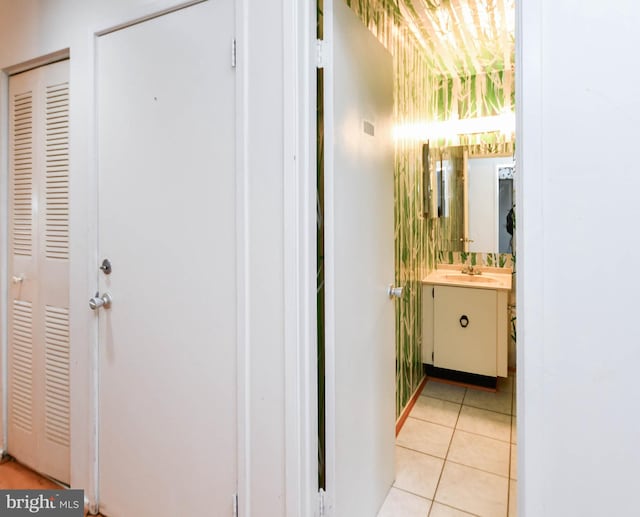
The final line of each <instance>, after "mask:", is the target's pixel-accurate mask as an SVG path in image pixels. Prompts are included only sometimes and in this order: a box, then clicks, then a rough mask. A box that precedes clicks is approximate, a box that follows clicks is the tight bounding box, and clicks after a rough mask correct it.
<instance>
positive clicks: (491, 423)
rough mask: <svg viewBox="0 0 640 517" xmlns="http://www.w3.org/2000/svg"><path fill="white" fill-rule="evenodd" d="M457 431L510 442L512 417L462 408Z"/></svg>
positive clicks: (482, 410) (468, 407)
mask: <svg viewBox="0 0 640 517" xmlns="http://www.w3.org/2000/svg"><path fill="white" fill-rule="evenodd" d="M456 429H462V430H463V431H468V432H470V433H476V434H481V435H483V436H488V437H489V438H495V439H496V440H502V441H504V442H508V441H509V438H510V436H511V417H510V416H509V415H503V414H501V413H496V412H494V411H487V410H485V409H478V408H475V407H470V406H462V409H461V411H460V417H459V418H458V425H457V426H456Z"/></svg>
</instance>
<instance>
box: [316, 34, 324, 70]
mask: <svg viewBox="0 0 640 517" xmlns="http://www.w3.org/2000/svg"><path fill="white" fill-rule="evenodd" d="M325 53H326V45H325V43H324V40H321V39H318V40H316V67H317V68H324V65H325Z"/></svg>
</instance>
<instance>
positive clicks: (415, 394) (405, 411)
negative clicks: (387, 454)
mask: <svg viewBox="0 0 640 517" xmlns="http://www.w3.org/2000/svg"><path fill="white" fill-rule="evenodd" d="M426 383H427V377H426V376H425V377H423V378H422V380H421V381H420V383H419V384H418V387H417V388H416V391H414V392H413V395H411V398H410V399H409V402H407V405H406V406H405V407H404V409H403V410H402V412H401V413H400V416H399V417H398V419H397V420H396V436H398V435H399V434H400V430H401V429H402V426H403V425H404V423H405V421H406V420H407V417H408V416H409V413H411V410H412V409H413V406H414V405H415V403H416V401H417V400H418V397H419V396H420V393H422V389H423V388H424V385H425V384H426Z"/></svg>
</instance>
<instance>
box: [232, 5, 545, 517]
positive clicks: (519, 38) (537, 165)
mask: <svg viewBox="0 0 640 517" xmlns="http://www.w3.org/2000/svg"><path fill="white" fill-rule="evenodd" d="M244 1H246V0H244ZM295 3H296V2H295V0H285V4H286V6H288V9H289V10H290V11H293V12H297V13H298V17H297V19H296V17H293V21H294V23H292V24H290V25H288V24H284V32H285V41H288V42H289V43H291V45H289V49H288V50H285V68H286V66H287V64H288V63H287V62H288V59H289V58H291V57H295V63H294V65H293V66H292V67H291V69H290V70H289V71H290V74H289V75H287V74H285V76H286V77H285V79H287V78H288V79H289V80H290V81H289V82H287V81H285V84H287V85H290V88H293V92H289V93H292V95H290V96H289V97H286V98H292V99H294V102H292V103H290V104H289V105H287V104H285V108H284V117H285V135H284V137H285V149H293V150H297V151H298V152H297V156H298V167H299V173H300V178H301V181H298V180H296V179H295V178H292V177H290V176H288V175H286V176H285V184H286V185H289V187H290V188H285V199H284V204H285V207H289V208H291V207H296V209H297V213H298V215H299V222H301V223H303V230H304V229H306V230H307V231H308V232H309V233H308V234H307V235H304V234H300V233H296V232H292V233H288V232H287V233H286V234H285V248H286V250H287V251H288V250H292V249H295V248H294V245H296V244H297V245H299V246H300V248H298V249H297V250H296V251H295V255H293V258H294V260H293V264H294V265H297V267H296V271H297V272H304V271H306V272H307V273H308V274H307V275H306V277H302V278H300V279H299V281H298V282H297V283H296V285H297V287H298V291H297V293H298V294H299V295H300V297H299V298H298V299H296V303H295V305H294V307H291V306H290V305H288V306H287V307H286V312H285V318H286V322H287V325H290V324H291V321H297V322H299V324H300V325H301V327H302V328H303V330H305V332H303V333H301V334H300V337H301V341H300V342H299V345H298V346H297V347H294V348H289V347H287V358H288V366H287V375H288V377H287V378H288V379H289V378H290V377H293V376H295V375H297V379H298V388H299V389H300V393H302V394H303V399H302V401H301V402H302V411H299V412H297V413H296V412H292V413H288V414H287V415H286V425H287V428H288V429H297V430H298V433H297V436H298V443H299V444H300V445H302V447H301V448H300V451H301V454H302V457H303V458H304V460H305V461H303V462H301V464H298V465H297V466H298V467H301V466H302V467H305V468H304V469H303V470H302V471H298V472H300V473H301V474H302V475H304V476H306V479H307V480H308V482H307V483H306V484H303V485H302V486H301V485H300V483H298V482H297V480H292V479H291V477H289V476H288V477H287V493H288V494H290V493H292V492H294V491H295V490H300V489H301V488H302V489H303V491H302V492H299V493H300V499H301V500H303V501H305V502H306V503H307V504H308V506H307V508H309V509H310V510H311V511H310V512H309V513H307V514H305V515H319V510H318V509H319V504H318V501H319V498H318V496H317V490H318V484H317V480H316V481H315V483H314V482H312V481H311V480H312V479H315V478H316V476H317V472H316V471H317V461H316V459H315V458H317V454H318V442H317V430H316V427H315V426H314V425H309V424H311V423H312V422H313V421H314V420H315V418H316V416H315V415H317V411H318V404H317V376H316V375H315V367H316V360H315V354H316V352H317V342H316V332H317V325H318V321H317V317H316V314H317V313H316V312H315V306H316V283H315V269H314V268H312V266H315V254H316V241H315V233H316V228H315V225H314V224H313V223H314V222H315V217H316V197H315V192H316V188H317V185H316V169H315V166H316V152H315V143H316V139H317V131H316V124H315V121H316V118H315V113H316V108H317V92H316V88H315V73H316V67H321V66H322V64H321V63H322V60H323V57H324V56H323V53H322V45H321V44H319V43H318V42H317V40H316V32H315V27H316V19H317V1H316V0H312V1H311V2H308V4H309V5H306V6H305V7H303V8H298V6H296V5H295ZM304 3H305V4H307V3H306V2H304ZM523 4H524V2H522V0H516V12H515V18H516V22H515V23H516V31H515V52H516V61H517V63H518V66H517V67H516V133H517V135H518V141H519V142H520V143H519V145H518V146H517V150H516V161H517V163H518V164H519V170H518V174H517V175H516V178H515V179H514V181H515V188H516V193H517V196H518V203H519V206H520V207H521V209H520V211H519V215H518V226H517V227H516V229H515V237H516V241H517V242H518V243H519V255H520V257H523V256H524V255H525V253H524V252H525V245H527V244H529V242H530V243H531V250H532V251H528V248H529V246H526V247H527V250H526V251H527V253H526V258H527V259H529V258H530V259H531V260H530V262H531V263H532V264H533V266H534V267H533V268H532V270H535V267H536V266H540V265H541V264H542V261H543V250H542V247H541V246H539V245H537V244H539V243H540V242H541V240H540V239H539V234H540V232H541V231H542V230H541V226H542V222H541V221H543V219H542V218H538V217H533V215H534V214H537V215H539V214H540V213H541V209H542V189H541V185H540V182H539V179H538V178H539V177H540V176H539V174H536V172H537V171H540V170H542V164H541V162H540V160H539V158H538V156H539V150H540V148H541V146H542V137H541V134H540V133H539V131H538V132H537V133H536V132H535V130H536V128H537V127H538V126H539V123H540V122H541V120H542V107H543V105H542V90H541V85H540V77H541V76H540V70H541V67H540V60H541V56H540V54H539V53H536V52H529V53H528V54H525V53H524V52H523V47H524V46H525V33H526V47H527V48H528V49H530V50H531V49H533V48H536V47H538V48H539V46H540V45H541V42H542V39H543V35H542V15H541V12H540V6H539V5H536V4H537V3H536V2H534V5H523ZM286 11H287V9H286V8H285V21H287V20H290V18H288V17H287V16H286ZM525 80H526V81H527V90H526V92H525V91H524V88H523V83H524V81H525ZM525 93H526V94H525ZM525 104H526V112H527V120H526V122H527V123H526V124H525V121H524V112H525ZM303 122H304V123H303ZM289 128H295V129H296V131H295V132H291V131H287V129H289ZM525 129H527V130H529V129H530V130H531V132H529V131H526V142H525V140H524V138H525ZM305 142H307V143H308V145H304V143H305ZM525 156H526V162H527V163H526V169H527V172H525V163H524V161H525V160H524V158H525ZM529 169H530V170H531V171H532V172H531V175H530V176H527V175H526V174H527V173H528V171H529ZM525 191H526V192H527V204H526V205H525V204H524V203H523V202H522V200H523V196H524V192H525ZM290 213H296V210H292V211H288V210H286V209H285V215H287V214H290ZM529 213H530V214H532V218H531V219H528V218H527V217H526V216H527V215H528V214H529ZM310 223H311V224H310ZM525 227H526V228H528V229H527V230H526V235H527V236H528V235H532V238H531V239H529V240H525V230H524V228H525ZM518 263H519V268H518V269H519V274H518V275H517V276H516V296H517V306H518V320H517V322H516V326H517V335H518V336H519V337H520V338H519V340H518V342H517V345H516V346H517V354H516V358H517V364H518V367H519V371H520V374H519V375H518V378H517V389H516V393H517V394H518V395H517V399H518V402H517V403H518V406H519V416H518V418H519V425H518V438H517V439H518V444H519V451H518V494H519V495H518V507H519V508H520V512H521V513H522V514H523V515H524V511H523V510H524V504H525V502H526V494H525V489H524V487H525V477H526V473H525V469H524V465H525V462H526V461H527V454H526V453H527V447H526V442H525V439H526V437H525V427H526V425H527V423H528V422H527V419H526V416H525V415H526V405H525V404H526V401H527V399H526V398H525V391H526V390H527V388H528V387H529V382H526V383H525V377H527V378H532V379H534V378H539V376H540V374H541V373H542V369H541V365H542V364H543V363H542V360H541V357H539V354H540V352H539V351H536V353H537V356H536V357H531V358H529V357H528V356H530V355H531V354H527V358H526V359H527V363H529V361H531V363H530V365H529V367H527V366H528V365H527V363H525V356H524V351H525V345H524V342H525V339H526V340H527V341H529V339H527V337H528V336H525V328H526V330H527V331H530V332H531V334H532V339H531V341H535V337H536V336H538V335H539V331H536V330H535V329H536V328H537V329H541V328H542V323H543V321H542V315H541V314H540V313H538V314H534V315H532V317H530V318H525V317H526V316H528V314H525V310H524V309H525V296H524V294H523V293H524V289H525V288H527V289H528V292H527V296H526V300H528V301H529V302H534V303H533V305H534V306H535V305H537V304H536V303H535V302H538V303H540V304H541V303H542V291H541V286H539V282H538V285H536V283H535V281H532V282H525V278H526V277H525V273H526V271H528V270H529V267H531V265H530V264H529V263H524V260H522V258H520V260H519V261H518ZM289 265H291V264H290V263H289ZM310 268H311V269H310ZM286 270H287V271H288V270H289V269H286ZM312 273H313V278H311V276H312ZM532 278H533V277H532ZM290 287H291V286H290ZM286 293H288V294H289V295H294V294H296V290H295V289H292V288H291V289H287V290H286ZM310 309H312V310H310ZM292 318H294V320H292ZM307 318H310V319H307ZM525 319H526V327H525ZM534 348H535V347H534ZM301 357H307V358H308V360H309V361H312V363H313V365H312V368H311V370H309V366H310V365H309V364H308V362H307V363H306V364H305V362H304V361H303V362H300V358H301ZM296 362H297V363H298V364H299V366H298V368H297V371H296V372H294V371H293V370H294V369H295V367H294V366H293V365H295V364H296ZM533 384H535V383H532V385H533ZM287 393H288V394H289V395H288V396H289V397H290V398H291V395H290V393H291V391H289V390H288V391H287ZM537 398H538V400H537V403H538V404H540V403H541V402H540V400H539V396H538V397H537ZM288 402H289V401H288ZM287 407H289V405H287ZM316 423H317V421H316ZM302 424H306V425H302ZM289 466H293V463H292V462H291V461H290V458H289V457H288V458H287V467H289ZM538 488H539V487H538ZM327 497H328V498H331V494H327ZM313 501H316V503H315V507H314V506H313V505H314V503H313ZM287 515H291V514H290V513H288V514H287ZM301 515H302V514H301Z"/></svg>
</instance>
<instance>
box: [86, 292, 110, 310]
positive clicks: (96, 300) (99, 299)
mask: <svg viewBox="0 0 640 517" xmlns="http://www.w3.org/2000/svg"><path fill="white" fill-rule="evenodd" d="M89 307H91V310H92V311H95V310H97V309H99V308H100V307H104V308H105V309H108V308H109V307H111V295H110V294H109V293H104V294H103V295H102V296H100V295H99V293H96V295H95V296H94V297H93V298H91V299H90V300H89Z"/></svg>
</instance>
